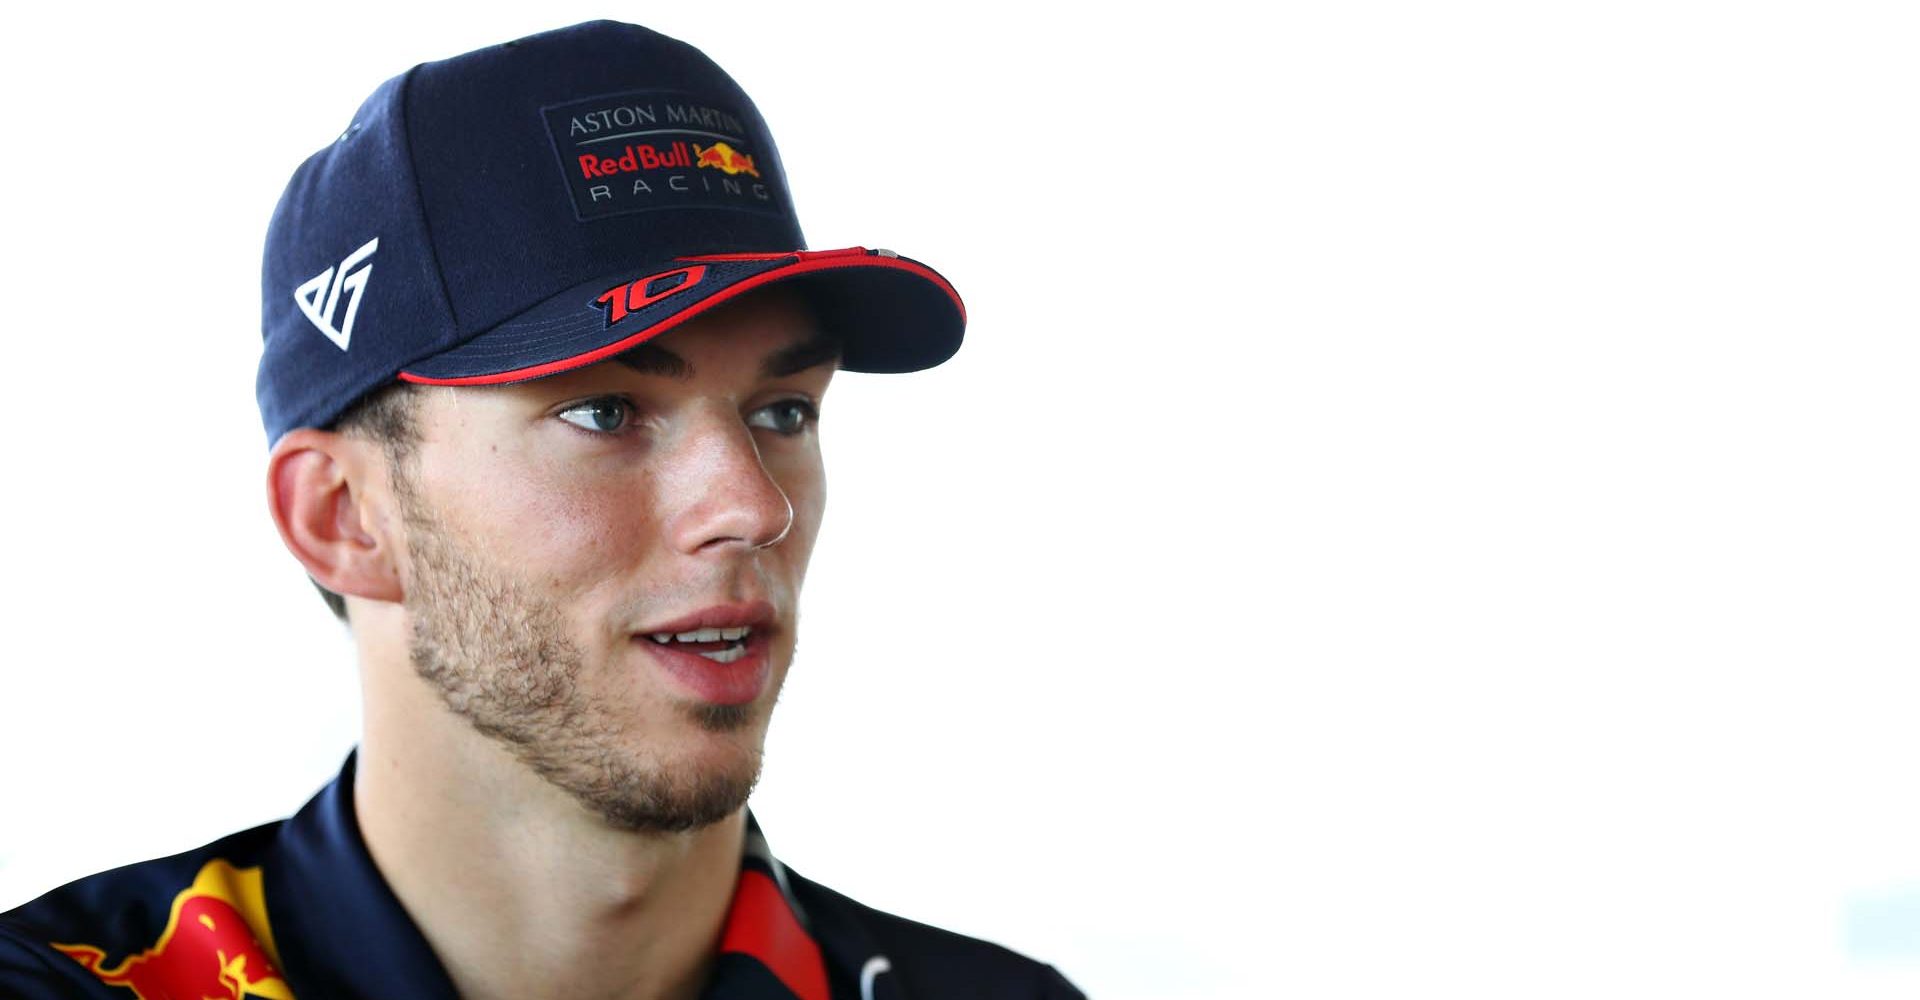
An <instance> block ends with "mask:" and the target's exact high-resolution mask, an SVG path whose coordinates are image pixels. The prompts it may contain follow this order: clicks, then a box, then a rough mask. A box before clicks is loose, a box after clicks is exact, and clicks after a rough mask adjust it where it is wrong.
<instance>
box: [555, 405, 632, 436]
mask: <svg viewBox="0 0 1920 1000" xmlns="http://www.w3.org/2000/svg"><path fill="white" fill-rule="evenodd" d="M555 416H557V417H559V418H560V419H562V420H564V421H566V422H567V423H570V424H572V425H573V426H575V427H578V428H580V429H581V430H586V431H597V432H599V433H602V434H612V433H614V432H616V431H618V430H620V428H622V427H625V426H626V425H627V423H628V422H629V421H631V420H632V419H633V404H632V403H629V402H627V401H626V400H624V399H621V398H620V397H618V396H602V397H600V398H599V399H589V400H587V401H586V402H584V403H575V404H574V405H572V406H569V407H567V408H566V409H564V410H561V411H560V412H559V413H557V414H555Z"/></svg>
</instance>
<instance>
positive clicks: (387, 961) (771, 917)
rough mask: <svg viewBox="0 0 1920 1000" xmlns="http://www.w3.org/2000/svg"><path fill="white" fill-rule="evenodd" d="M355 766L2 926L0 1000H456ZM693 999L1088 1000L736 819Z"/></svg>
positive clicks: (1055, 976) (62, 893)
mask: <svg viewBox="0 0 1920 1000" xmlns="http://www.w3.org/2000/svg"><path fill="white" fill-rule="evenodd" d="M353 768H354V759H353V757H351V756H349V757H348V758H347V762H346V765H345V766H344V767H343V768H341V771H340V776H339V777H338V778H336V779H334V781H333V782H331V783H330V784H328V785H327V787H326V788H324V789H322V790H321V792H320V794H319V795H317V796H315V797H314V799H313V801H311V802H309V803H307V805H306V807H305V808H303V809H301V810H300V812H299V813H297V814H296V815H295V816H294V817H293V818H292V819H289V820H284V821H282V822H278V823H269V824H267V825H266V826H262V827H257V828H255V829H252V830H248V831H246V832H244V833H237V834H234V835H233V836H231V837H227V838H224V839H222V840H218V841H215V842H214V843H211V844H208V845H207V846H205V847H202V848H200V849H198V850H194V851H188V852H187V853H185V854H177V855H174V856H173V857H170V858H161V859H159V860H156V861H147V862H143V863H141V864H135V865H128V866H127V867H125V868H116V869H114V870H112V871H108V872H102V873H100V874H98V875H93V876H90V877H88V878H83V879H81V880H79V881H77V882H74V883H71V884H69V885H66V886H63V887H61V888H59V889H56V890H54V891H53V892H50V893H48V894H46V895H45V896H42V897H40V898H39V899H36V900H34V901H33V902H31V903H28V904H26V905H25V906H22V907H20V908H19V909H15V910H11V911H8V912H6V913H4V914H0V998H6V1000H14V998H16V997H17V998H22V1000H41V998H49V1000H52V998H69V997H70V998H74V1000H82V998H84V1000H132V998H136V997H137V998H139V1000H205V998H230V1000H242V998H247V997H254V998H265V1000H295V998H299V1000H456V998H457V996H458V994H456V993H455V992H454V989H453V983H452V981H451V980H449V979H448V978H447V973H446V970H445V969H443V968H441V966H440V962H439V959H438V958H436V957H435V956H434V954H433V951H432V949H431V948H429V947H428V945H427V941H426V939H425V938H424V937H422V936H421V935H420V931H419V929H418V928H416V927H415V926H414V925H413V921H412V920H411V919H410V918H409V917H408V916H407V914H406V911H404V910H402V909H401V907H400V902H399V900H398V899H396V898H394V895H393V892H392V891H391V890H390V889H388V888H387V883H386V881H385V880H384V879H382V878H381V877H380V872H379V871H378V870H377V869H375V868H374V865H373V859H372V857H371V856H369V855H368V854H367V847H366V844H365V842H364V841H362V840H361V839H360V825H359V823H358V821H356V820H355V818H354V813H353ZM702 996H703V997H705V998H707V1000H921V998H926V1000H933V998H944V997H1009V998H1046V1000H1075V998H1078V1000H1084V997H1083V996H1082V994H1081V993H1080V991H1079V990H1077V989H1075V988H1074V987H1073V986H1072V985H1071V984H1070V983H1068V982H1067V980H1066V979H1065V978H1063V977H1062V976H1061V975H1060V973H1058V972H1056V971H1055V970H1054V969H1053V968H1052V967H1051V966H1047V965H1042V964H1040V963H1039V962H1035V961H1033V960H1031V959H1028V958H1024V957H1022V956H1020V955H1017V954H1015V953H1013V952H1011V951H1008V950H1007V949H1005V948H1002V947H1000V946H999V945H995V944H989V943H987V942H985V941H979V940H975V939H973V938H968V937H963V936H961V935H958V934H954V933H951V932H948V931H943V930H939V929H937V928H934V927H929V926H926V925H925V924H918V923H914V922H913V921H910V920H903V919H901V918H899V917H895V916H891V915H889V914H885V913H881V912H880V911H878V910H874V909H871V908H869V907H866V906H862V905H860V904H859V903H856V902H854V901H853V900H850V899H848V898H846V897H845V896H842V895H840V894H838V893H836V892H833V891H832V890H830V889H826V888H823V887H821V886H819V885H816V884H814V883H812V882H809V881H807V880H806V879H804V878H801V877H800V876H799V875H797V874H794V873H793V872H791V871H789V870H787V869H786V868H785V866H783V865H781V864H780V862H779V861H777V860H775V859H774V857H773V855H772V853H771V852H769V851H768V850H767V843H766V840H765V838H764V837H762V836H761V833H760V828H759V825H758V824H757V823H755V822H754V821H753V819H752V817H751V816H749V817H748V831H747V841H746V848H745V851H744V852H743V854H742V857H741V864H740V881H739V882H738V884H737V885H736V886H735V887H734V893H733V903H732V906H731V907H730V909H729V910H728V912H727V920H726V926H725V929H724V931H723V932H722V933H721V937H720V949H719V955H718V956H717V959H716V961H715V964H714V968H713V973H712V978H711V979H709V980H708V982H707V985H706V989H705V991H704V992H703V994H702Z"/></svg>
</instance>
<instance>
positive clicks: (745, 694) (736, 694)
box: [632, 626, 773, 705]
mask: <svg viewBox="0 0 1920 1000" xmlns="http://www.w3.org/2000/svg"><path fill="white" fill-rule="evenodd" d="M705 627H708V628H719V627H728V626H705ZM663 631H664V630H663ZM684 631H689V632H692V631H697V629H685V630H684ZM772 633H773V630H772V629H771V628H765V627H762V628H755V629H754V630H753V631H751V632H748V633H747V634H746V635H745V636H744V637H742V638H740V639H739V640H736V641H734V642H726V641H724V640H722V641H711V642H695V643H681V642H677V641H675V642H666V643H661V642H656V641H654V640H653V639H652V638H651V637H650V636H648V635H636V636H634V637H633V640H632V641H633V644H634V645H636V646H638V647H640V649H641V650H642V651H644V652H645V654H646V655H647V656H648V657H649V658H650V659H652V661H653V662H654V663H656V664H658V665H659V666H660V668H661V669H662V671H663V672H665V673H666V674H667V676H668V677H670V678H672V679H673V681H674V682H675V684H676V685H677V686H678V687H681V688H683V689H685V690H686V691H687V692H688V693H689V694H691V695H693V696H694V697H695V698H697V699H699V700H701V701H704V702H707V703H709V704H714V705H745V704H748V703H750V702H752V701H754V700H755V699H757V698H759V697H760V694H761V692H763V691H765V690H766V688H767V682H768V681H769V680H770V679H771V678H772V676H773V657H772V656H771V655H769V650H770V649H771V648H772V646H773V634H772ZM736 647H737V648H736ZM702 653H709V654H713V655H718V656H721V657H723V658H727V660H728V662H721V661H719V660H715V659H712V658H711V657H710V656H706V655H702Z"/></svg>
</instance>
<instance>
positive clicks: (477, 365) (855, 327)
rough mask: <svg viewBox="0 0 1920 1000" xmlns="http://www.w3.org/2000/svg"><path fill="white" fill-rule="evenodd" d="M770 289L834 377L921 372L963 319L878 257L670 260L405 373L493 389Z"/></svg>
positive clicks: (883, 255) (576, 292) (576, 295)
mask: <svg viewBox="0 0 1920 1000" xmlns="http://www.w3.org/2000/svg"><path fill="white" fill-rule="evenodd" d="M775 283H778V284H780V285H782V286H788V287H792V288H793V289H795V290H796V291H798V292H800V293H801V294H802V295H804V296H805V297H806V299H807V301H808V302H809V303H810V304H812V306H813V307H814V309H815V310H816V312H817V313H818V314H819V317H820V320H821V323H822V325H823V326H825V327H826V328H827V329H828V330H830V331H832V332H835V333H837V334H838V335H840V336H841V337H842V338H843V348H842V354H841V359H840V367H841V368H844V369H846V370H848V371H858V372H910V371H918V370H920V369H922V368H931V367H933V366H934V365H937V364H939V363H940V362H942V361H945V360H947V359H948V358H950V357H952V356H953V353H954V352H955V351H957V350H959V349H960V339H961V336H962V334H963V333H964V332H965V330H966V325H967V313H966V307H965V306H964V305H963V304H962V303H961V301H960V295H959V293H958V292H955V291H954V290H953V286H952V285H951V284H949V283H948V282H947V280H946V279H945V278H942V277H941V276H940V275H939V274H938V273H937V272H935V271H934V270H933V269H932V268H930V267H928V266H926V265H925V264H922V263H920V262H919V261H915V260H910V259H908V258H906V257H900V256H897V255H894V254H892V253H890V252H888V251H885V250H867V249H865V248H862V247H851V248H848V249H846V250H797V251H793V252H790V253H773V254H767V253H753V254H707V255H700V256H689V257H676V258H674V259H673V260H671V261H665V262H662V263H660V264H658V265H655V266H652V267H635V268H626V269H623V270H621V271H619V272H615V273H613V274H609V275H607V276H605V277H602V278H596V279H594V280H592V281H588V282H584V283H582V284H579V285H576V286H574V287H573V288H570V289H568V290H567V291H564V292H561V293H560V294H558V295H555V296H553V297H552V298H549V299H547V300H546V301H544V302H542V303H540V304H539V305H537V306H534V307H533V308H532V309H529V310H527V311H526V312H523V313H521V314H519V315H517V316H515V317H514V318H512V319H510V320H507V321H506V322H504V323H501V324H499V325H497V326H494V327H493V328H491V329H489V330H487V331H485V332H483V333H480V334H478V335H476V336H474V337H472V338H471V339H468V340H466V341H464V342H462V343H461V344H459V345H458V346H456V347H453V348H451V349H449V350H446V351H442V352H441V353H439V354H436V355H433V356H432V357H429V358H423V359H421V360H420V361H417V362H415V363H413V364H410V365H407V366H406V368H405V369H403V370H402V371H401V372H400V376H399V377H400V378H401V380H403V381H407V382H417V383H422V384H426V385H497V384H502V383H506V382H521V381H525V380H527V379H535V378H540V377H542V376H545V375H553V374H557V373H559V372H563V371H568V370H571V369H574V368H579V367H582V366H585V365H590V364H594V363H596V362H599V361H603V360H605V359H607V358H610V357H613V356H614V355H616V354H619V353H620V352H622V351H625V350H628V349H630V348H632V347H634V346H636V345H638V344H641V343H644V342H646V341H648V340H651V339H652V338H654V337H657V336H660V335H661V334H663V333H666V332H667V331H668V330H671V329H673V328H674V327H676V326H678V325H680V324H681V323H684V322H686V321H687V320H689V319H692V318H693V317H695V316H698V315H700V314H701V313H703V312H705V311H707V310H709V309H712V308H714V307H715V306H718V305H720V304H721V303H723V302H726V301H728V300H730V299H734V298H738V297H739V296H741V295H743V294H745V293H747V292H749V291H752V290H753V289H756V288H760V287H763V286H765V285H770V284H775Z"/></svg>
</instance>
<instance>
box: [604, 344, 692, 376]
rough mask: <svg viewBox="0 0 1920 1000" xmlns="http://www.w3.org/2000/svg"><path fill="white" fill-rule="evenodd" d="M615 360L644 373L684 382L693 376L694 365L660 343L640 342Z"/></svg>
mask: <svg viewBox="0 0 1920 1000" xmlns="http://www.w3.org/2000/svg"><path fill="white" fill-rule="evenodd" d="M613 360H615V361H618V362H620V363H621V364H623V365H626V366H627V367H628V368H631V369H633V370H634V371H637V372H639V373H640V374H642V375H659V376H662V377H665V378H671V379H678V380H680V381H682V382H685V381H686V380H688V379H690V378H692V377H693V366H692V365H690V364H687V361H686V359H685V358H682V357H681V356H680V355H678V354H675V353H673V352H672V351H669V350H667V349H666V348H664V347H661V346H660V345H659V344H640V345H638V346H636V347H629V348H627V349H626V350H624V351H621V352H620V353H619V354H616V355H614V356H613Z"/></svg>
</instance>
